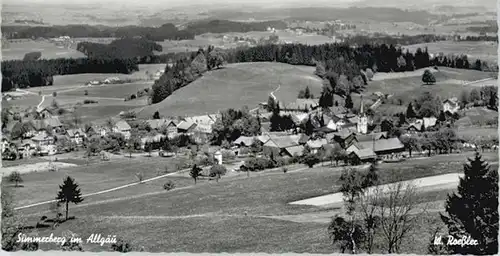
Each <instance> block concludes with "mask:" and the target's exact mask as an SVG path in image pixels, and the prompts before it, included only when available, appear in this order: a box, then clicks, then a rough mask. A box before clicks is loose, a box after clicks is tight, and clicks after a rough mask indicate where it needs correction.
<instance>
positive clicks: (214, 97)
mask: <svg viewBox="0 0 500 256" xmlns="http://www.w3.org/2000/svg"><path fill="white" fill-rule="evenodd" d="M279 84H281V86H280V87H279V90H277V91H276V92H274V95H275V96H276V97H277V98H278V100H279V101H280V102H282V103H284V104H288V103H290V102H292V101H295V99H296V98H297V95H298V92H299V90H301V89H304V88H305V87H306V86H309V88H310V89H311V92H312V93H313V94H314V95H319V94H320V93H321V88H322V81H321V79H320V78H318V77H316V76H315V75H314V74H313V73H312V72H311V73H309V72H306V71H303V70H302V68H300V67H296V66H292V65H288V64H282V63H271V62H259V63H238V64H230V65H227V66H226V67H224V68H222V69H219V70H213V71H210V72H207V73H205V74H204V75H203V77H201V78H199V79H198V80H196V81H194V82H193V83H191V84H189V85H187V86H185V87H183V88H181V89H179V90H177V91H175V92H174V93H173V94H172V95H171V96H169V97H168V98H166V99H164V100H163V101H162V102H160V103H157V104H153V105H151V106H147V107H146V108H145V109H144V110H143V111H142V112H141V113H140V114H139V117H141V118H150V117H151V116H152V115H153V113H154V112H155V111H156V110H158V111H159V112H160V114H161V115H164V116H179V115H196V114H205V113H215V112H217V111H218V110H224V109H227V108H237V109H239V108H241V107H242V106H244V105H246V106H248V107H249V108H250V109H252V108H255V107H256V106H257V104H258V103H260V102H267V99H268V97H269V94H270V93H271V92H273V91H275V90H276V89H278V85H279Z"/></svg>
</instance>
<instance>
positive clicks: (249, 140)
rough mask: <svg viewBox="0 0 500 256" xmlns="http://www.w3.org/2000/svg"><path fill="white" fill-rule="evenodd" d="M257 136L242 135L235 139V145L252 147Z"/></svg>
mask: <svg viewBox="0 0 500 256" xmlns="http://www.w3.org/2000/svg"><path fill="white" fill-rule="evenodd" d="M254 139H255V137H250V136H240V137H239V138H238V139H236V140H235V141H233V145H236V146H238V147H250V146H251V145H252V144H253V142H254Z"/></svg>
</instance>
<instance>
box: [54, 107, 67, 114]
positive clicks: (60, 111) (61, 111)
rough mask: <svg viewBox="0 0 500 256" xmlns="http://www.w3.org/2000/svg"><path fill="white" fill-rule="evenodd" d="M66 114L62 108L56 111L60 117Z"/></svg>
mask: <svg viewBox="0 0 500 256" xmlns="http://www.w3.org/2000/svg"><path fill="white" fill-rule="evenodd" d="M66 112H68V111H66V109H64V108H59V109H57V114H59V115H60V116H62V115H64V114H65V113H66Z"/></svg>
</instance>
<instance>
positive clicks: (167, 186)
mask: <svg viewBox="0 0 500 256" xmlns="http://www.w3.org/2000/svg"><path fill="white" fill-rule="evenodd" d="M174 188H175V184H174V182H173V181H171V180H169V181H167V182H166V183H165V184H163V189H165V190H167V191H169V190H172V189H174Z"/></svg>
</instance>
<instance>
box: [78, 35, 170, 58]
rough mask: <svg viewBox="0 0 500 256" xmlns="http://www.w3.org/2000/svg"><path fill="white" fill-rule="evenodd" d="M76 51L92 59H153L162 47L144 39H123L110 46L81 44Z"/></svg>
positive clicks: (113, 42)
mask: <svg viewBox="0 0 500 256" xmlns="http://www.w3.org/2000/svg"><path fill="white" fill-rule="evenodd" d="M76 49H77V50H78V51H80V52H82V53H84V54H85V55H87V57H89V58H91V59H120V58H123V59H129V58H141V59H143V58H148V57H149V58H151V57H152V56H153V55H154V52H153V51H159V52H161V51H162V49H163V48H162V46H161V45H159V44H157V43H155V42H154V41H150V40H147V39H144V38H123V39H117V40H114V41H112V42H111V43H110V44H99V43H90V42H81V43H78V44H77V47H76Z"/></svg>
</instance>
